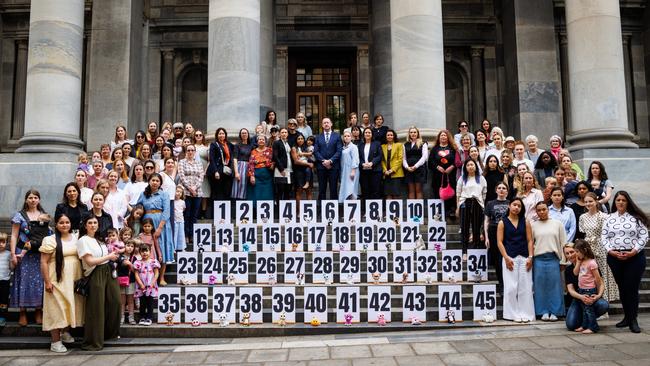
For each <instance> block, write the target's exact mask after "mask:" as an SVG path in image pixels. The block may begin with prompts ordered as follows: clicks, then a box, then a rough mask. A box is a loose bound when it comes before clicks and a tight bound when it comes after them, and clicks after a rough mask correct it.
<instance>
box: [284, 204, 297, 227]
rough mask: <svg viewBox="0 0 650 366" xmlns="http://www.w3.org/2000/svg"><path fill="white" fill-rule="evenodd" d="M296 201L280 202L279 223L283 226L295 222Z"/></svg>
mask: <svg viewBox="0 0 650 366" xmlns="http://www.w3.org/2000/svg"><path fill="white" fill-rule="evenodd" d="M296 215H297V211H296V201H293V200H283V201H280V223H281V224H283V225H286V224H295V223H296V222H297V221H296Z"/></svg>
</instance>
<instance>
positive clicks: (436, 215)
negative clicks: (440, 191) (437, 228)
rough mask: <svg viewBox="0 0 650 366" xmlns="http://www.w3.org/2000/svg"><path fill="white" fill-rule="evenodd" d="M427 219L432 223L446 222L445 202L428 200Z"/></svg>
mask: <svg viewBox="0 0 650 366" xmlns="http://www.w3.org/2000/svg"><path fill="white" fill-rule="evenodd" d="M427 218H428V219H429V222H431V221H445V202H444V201H443V200H441V199H429V200H427Z"/></svg>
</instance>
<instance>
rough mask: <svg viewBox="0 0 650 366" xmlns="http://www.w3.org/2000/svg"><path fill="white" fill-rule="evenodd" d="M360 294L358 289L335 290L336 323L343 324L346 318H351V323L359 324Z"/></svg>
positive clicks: (339, 288)
mask: <svg viewBox="0 0 650 366" xmlns="http://www.w3.org/2000/svg"><path fill="white" fill-rule="evenodd" d="M360 307H361V294H360V292H359V287H347V286H346V287H337V288H336V322H337V323H344V322H345V317H346V316H352V323H358V322H359V314H360V311H359V308H360Z"/></svg>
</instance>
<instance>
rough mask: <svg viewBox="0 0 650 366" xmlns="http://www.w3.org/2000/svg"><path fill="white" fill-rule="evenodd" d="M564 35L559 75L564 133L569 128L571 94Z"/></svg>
mask: <svg viewBox="0 0 650 366" xmlns="http://www.w3.org/2000/svg"><path fill="white" fill-rule="evenodd" d="M567 45H568V41H567V38H566V34H564V35H560V74H561V76H562V112H563V113H562V115H563V116H564V132H565V133H566V129H567V127H568V126H571V92H569V89H570V87H569V52H568V47H567Z"/></svg>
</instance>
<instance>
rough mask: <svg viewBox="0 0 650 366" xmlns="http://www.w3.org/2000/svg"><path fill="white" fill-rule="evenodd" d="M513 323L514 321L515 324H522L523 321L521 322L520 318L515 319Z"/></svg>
mask: <svg viewBox="0 0 650 366" xmlns="http://www.w3.org/2000/svg"><path fill="white" fill-rule="evenodd" d="M514 321H515V323H523V322H524V321H523V320H521V318H515V320H514Z"/></svg>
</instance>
